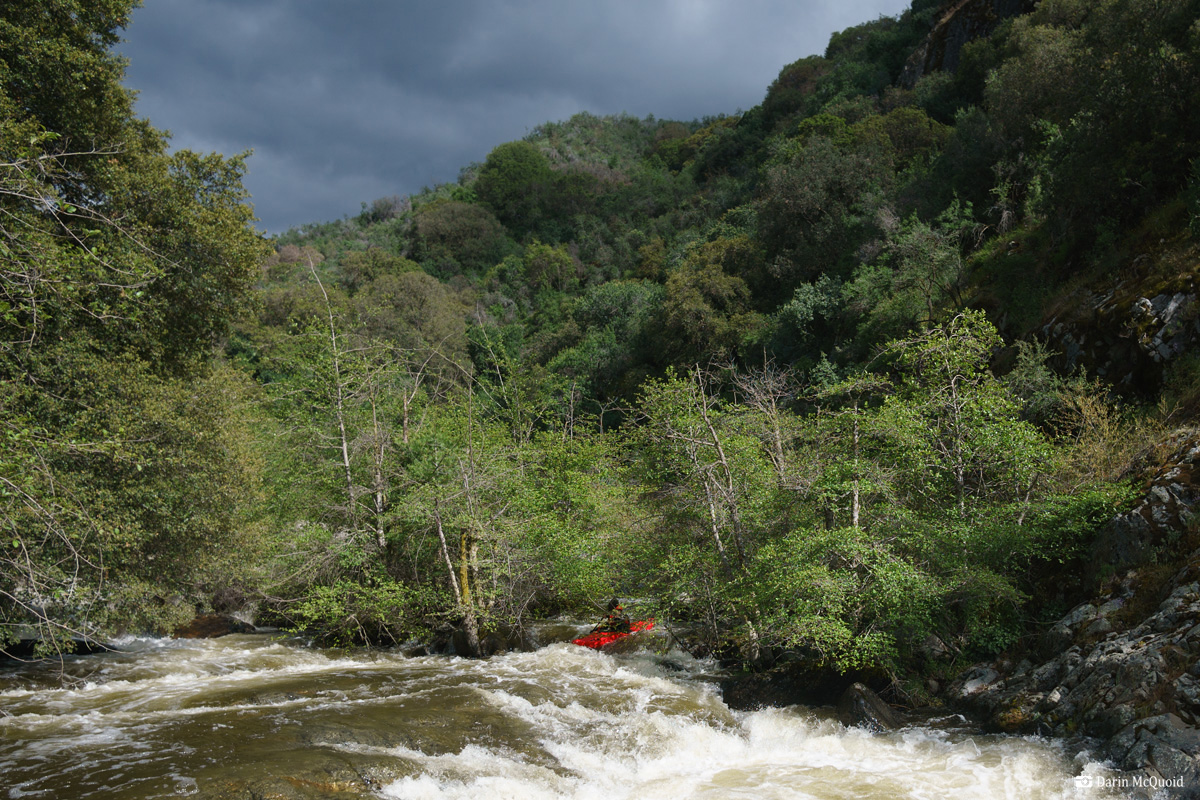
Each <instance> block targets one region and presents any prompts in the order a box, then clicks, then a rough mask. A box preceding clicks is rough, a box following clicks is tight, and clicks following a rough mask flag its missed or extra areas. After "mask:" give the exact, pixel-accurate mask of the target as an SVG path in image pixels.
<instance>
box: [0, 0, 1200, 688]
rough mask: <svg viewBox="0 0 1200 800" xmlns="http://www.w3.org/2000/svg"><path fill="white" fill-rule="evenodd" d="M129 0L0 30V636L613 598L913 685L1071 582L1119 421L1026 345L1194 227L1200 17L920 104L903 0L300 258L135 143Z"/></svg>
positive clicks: (1101, 506)
mask: <svg viewBox="0 0 1200 800" xmlns="http://www.w3.org/2000/svg"><path fill="white" fill-rule="evenodd" d="M128 5H129V4H128V3H117V2H109V3H103V4H99V5H97V4H91V5H89V6H88V9H87V10H86V11H85V10H84V9H83V7H82V6H81V5H78V4H75V3H70V2H66V0H56V2H53V3H43V4H39V5H38V6H37V8H36V9H26V10H15V9H8V10H5V11H4V12H3V15H2V18H0V24H2V25H3V27H2V28H0V65H2V66H3V69H4V73H3V76H2V77H3V84H2V85H3V91H4V94H3V96H0V104H2V105H3V110H4V119H5V122H4V127H3V131H2V135H3V138H2V139H0V152H2V153H3V162H4V163H3V164H0V169H2V170H3V172H2V173H0V203H2V204H3V205H2V208H3V212H4V215H3V217H2V220H0V258H2V259H3V265H2V268H3V284H2V286H0V289H2V291H3V292H4V295H3V297H2V298H0V324H2V325H3V330H4V332H5V340H4V344H3V351H0V369H2V370H3V373H4V374H3V377H4V381H3V386H4V388H3V390H2V391H3V394H2V395H0V404H2V407H3V409H4V417H3V425H4V435H3V438H2V439H0V462H2V463H3V466H4V469H3V470H2V471H0V476H3V478H2V479H3V482H4V488H3V492H0V497H2V498H3V503H4V505H3V507H2V508H3V514H4V517H3V522H4V526H5V539H6V540H8V539H11V542H9V541H5V542H3V543H2V544H3V545H4V548H3V551H4V555H3V559H4V562H3V564H4V568H3V572H2V573H0V613H2V614H4V617H3V618H2V619H0V625H2V626H3V627H0V635H6V636H8V637H9V638H12V636H13V635H14V634H15V633H16V632H17V630H18V628H17V626H19V625H22V624H33V623H38V622H40V623H41V624H43V626H44V627H47V628H49V629H53V628H54V626H55V625H61V626H64V628H65V629H71V628H75V629H78V630H80V631H82V632H85V633H89V634H92V633H100V632H104V631H111V630H113V629H116V628H119V627H120V626H121V625H136V626H142V627H145V626H155V625H158V626H166V625H168V624H169V623H170V622H172V621H173V620H174V619H175V618H177V617H179V616H181V615H184V614H186V613H190V612H191V611H192V610H194V609H196V608H204V607H206V606H208V605H210V604H212V603H213V602H214V601H213V598H212V595H213V592H215V591H216V590H225V589H229V588H230V587H238V590H239V591H242V592H249V593H251V594H253V595H255V596H256V597H257V599H258V601H259V602H261V603H263V604H264V605H265V606H266V608H267V609H269V610H270V611H271V612H272V613H274V614H275V615H276V616H277V618H279V619H281V620H283V621H284V622H285V623H287V624H291V625H294V626H297V627H303V628H305V629H307V630H310V631H312V632H313V633H314V634H317V635H318V636H320V637H321V638H323V639H325V640H327V641H330V642H336V643H354V642H358V643H362V642H381V641H384V642H398V641H403V640H404V639H406V638H408V637H411V636H428V635H430V633H431V632H432V631H436V630H439V629H446V628H449V627H450V626H454V627H456V628H458V629H459V630H460V631H461V632H462V635H463V636H465V642H464V643H463V644H462V646H463V647H465V648H467V649H468V650H476V651H478V650H479V648H480V640H481V638H482V637H484V636H486V634H487V632H488V631H489V630H490V629H493V628H497V627H502V626H508V625H512V624H517V625H519V624H521V623H522V622H523V621H525V620H528V619H530V618H531V617H533V616H537V615H546V614H552V613H557V612H561V611H574V612H580V611H584V612H586V611H588V610H589V609H593V608H597V607H598V606H596V605H595V604H597V603H598V602H600V601H602V600H603V599H606V598H607V597H608V596H611V595H612V594H621V595H623V596H627V597H636V598H639V603H641V604H643V606H644V608H643V609H642V610H643V611H645V612H646V613H650V612H657V613H668V614H669V615H670V618H671V619H672V620H675V621H677V622H680V623H683V624H686V625H687V626H689V627H690V628H691V629H692V630H693V631H694V640H695V641H696V642H697V643H699V646H702V647H705V648H707V649H709V650H710V651H712V652H717V653H724V654H736V655H737V657H738V658H739V659H741V660H743V661H745V662H749V663H753V664H756V665H767V664H770V663H772V662H773V661H774V660H776V659H778V658H781V657H783V656H785V655H788V656H790V657H799V658H802V659H805V660H807V661H808V662H810V663H816V664H819V665H822V666H824V667H829V668H833V669H836V670H839V671H855V670H861V671H880V670H882V671H887V672H891V673H892V674H897V673H899V672H901V671H903V670H905V669H909V668H919V667H921V665H922V663H923V661H922V660H923V659H924V658H926V656H927V653H928V651H929V648H928V646H927V645H928V642H930V641H931V640H932V641H937V642H940V643H941V645H940V646H941V647H942V648H943V650H948V651H951V652H953V653H958V654H962V655H964V656H974V655H981V654H985V653H993V652H997V651H999V650H1000V649H1002V648H1004V647H1007V646H1009V645H1011V644H1012V643H1013V642H1014V641H1016V640H1017V639H1018V638H1019V637H1021V636H1022V635H1024V634H1026V633H1027V632H1029V631H1031V630H1036V626H1037V625H1038V624H1040V623H1041V622H1044V621H1045V620H1046V619H1048V618H1049V616H1050V615H1052V614H1053V613H1055V611H1057V610H1062V608H1063V606H1064V605H1065V604H1066V603H1068V602H1070V601H1071V600H1072V592H1073V591H1077V590H1078V589H1079V588H1080V587H1079V586H1078V584H1077V582H1073V580H1071V579H1068V578H1067V577H1064V576H1069V575H1072V574H1075V573H1074V572H1073V569H1074V565H1076V564H1077V561H1078V559H1080V558H1081V557H1082V555H1083V553H1084V552H1086V548H1087V545H1088V541H1089V537H1090V536H1092V535H1093V534H1094V532H1095V531H1096V529H1097V528H1098V526H1099V525H1100V523H1101V521H1102V520H1103V519H1104V518H1106V517H1107V516H1109V515H1111V514H1112V513H1113V512H1114V511H1115V510H1116V509H1117V508H1118V507H1119V506H1120V505H1121V503H1122V502H1124V501H1125V499H1126V496H1127V494H1128V489H1127V488H1126V486H1125V485H1124V484H1122V483H1119V482H1117V481H1116V480H1115V477H1116V476H1117V474H1118V473H1119V471H1120V470H1119V469H1116V468H1113V469H1109V468H1104V469H1101V468H1099V467H1098V461H1097V459H1095V458H1094V457H1093V456H1094V455H1095V454H1096V452H1098V451H1100V450H1104V449H1106V448H1107V449H1110V450H1114V451H1115V450H1116V449H1117V448H1116V447H1115V445H1116V444H1117V441H1116V440H1117V439H1118V438H1119V437H1121V436H1122V435H1123V433H1122V431H1123V429H1122V428H1121V426H1120V425H1119V424H1117V423H1115V422H1113V420H1116V419H1117V415H1118V412H1117V411H1115V410H1114V407H1113V406H1112V405H1111V402H1110V400H1111V398H1110V396H1109V392H1108V389H1107V387H1104V386H1103V385H1101V384H1099V383H1097V382H1095V381H1089V380H1088V379H1087V377H1086V376H1083V375H1078V374H1071V375H1056V374H1055V373H1054V372H1053V371H1052V370H1051V369H1050V368H1049V366H1048V357H1049V354H1048V353H1047V351H1046V349H1045V348H1044V347H1041V346H1040V345H1038V344H1037V343H1036V341H1035V339H1036V334H1037V332H1038V329H1039V326H1040V325H1041V324H1042V322H1043V320H1044V319H1045V318H1046V317H1047V315H1048V313H1049V312H1050V311H1051V309H1052V308H1053V307H1054V304H1055V303H1058V302H1062V298H1063V297H1064V296H1066V294H1065V293H1066V292H1067V291H1069V290H1070V289H1071V288H1072V287H1073V286H1075V285H1077V283H1078V282H1079V281H1081V280H1091V281H1096V282H1098V283H1100V284H1103V283H1104V282H1105V281H1111V279H1112V275H1113V273H1114V269H1115V265H1117V264H1119V263H1120V262H1121V259H1122V257H1123V253H1124V252H1125V250H1124V248H1127V247H1129V246H1130V245H1129V244H1128V241H1129V240H1128V239H1127V237H1126V234H1125V233H1124V232H1125V231H1126V230H1137V229H1139V227H1138V226H1142V227H1141V228H1140V230H1142V231H1143V235H1145V234H1144V231H1145V229H1146V228H1145V226H1146V225H1152V224H1157V225H1159V226H1160V227H1162V228H1165V229H1166V228H1169V230H1170V235H1171V236H1172V237H1177V236H1185V237H1186V236H1188V235H1190V234H1188V233H1186V230H1187V229H1188V227H1189V225H1190V226H1191V228H1192V230H1193V232H1194V230H1195V228H1196V226H1197V225H1198V224H1200V223H1197V220H1198V219H1200V211H1198V210H1197V209H1200V205H1198V202H1200V201H1197V199H1196V198H1197V197H1200V179H1198V178H1197V175H1198V174H1200V173H1198V172H1197V168H1196V167H1195V164H1196V163H1197V161H1196V159H1197V156H1200V152H1198V150H1200V142H1198V141H1197V140H1196V139H1195V137H1194V136H1193V135H1192V132H1193V131H1195V130H1197V129H1198V128H1200V125H1198V123H1200V119H1197V116H1196V115H1197V114H1198V113H1200V72H1198V71H1200V61H1198V59H1200V22H1198V19H1200V2H1196V1H1195V0H1159V1H1158V2H1150V1H1149V0H1106V2H1101V3H1096V2H1089V3H1083V2H1079V0H1043V2H1041V3H1039V4H1037V7H1036V9H1035V10H1034V11H1033V12H1031V13H1029V14H1026V15H1023V16H1019V17H1017V18H1015V19H1010V20H1007V21H1004V22H1003V23H1001V24H1000V25H999V26H998V27H996V28H995V30H994V31H993V32H992V33H991V34H990V35H989V36H987V37H983V38H980V39H977V40H976V41H973V42H971V43H969V44H967V45H966V47H965V48H964V49H963V50H962V53H961V57H960V59H959V68H958V70H957V71H956V72H954V73H948V72H942V71H934V72H931V73H930V74H927V75H923V76H921V77H920V79H919V80H916V81H915V82H911V81H910V82H908V83H903V84H902V83H901V77H902V74H903V73H904V71H905V65H906V64H908V63H909V59H910V55H911V54H912V53H913V51H914V50H915V49H916V48H917V47H918V46H919V45H920V44H921V42H922V41H923V40H924V38H925V37H926V36H927V35H929V33H930V30H931V29H932V27H933V25H934V23H935V22H937V21H938V19H939V15H940V13H941V11H943V9H941V8H940V7H939V5H938V4H937V3H935V2H930V0H917V2H914V4H913V6H912V8H911V9H910V10H908V11H906V12H905V13H904V14H902V15H900V16H899V17H898V18H895V19H892V18H881V19H879V20H876V21H873V22H867V23H864V24H863V25H859V26H856V27H854V28H851V29H849V30H847V31H843V32H841V33H838V34H835V35H834V37H833V38H832V40H831V42H830V44H829V47H828V49H827V50H826V52H825V53H824V54H823V55H822V56H812V57H807V58H802V59H800V60H798V61H796V62H795V63H793V64H790V65H787V66H785V67H784V68H783V69H782V70H781V72H780V75H779V77H778V79H777V80H776V81H775V82H774V83H773V84H772V85H771V86H770V87H769V88H768V90H767V92H766V96H765V99H764V101H763V103H762V105H760V106H758V107H756V108H753V109H751V110H750V111H747V112H745V113H743V114H740V115H738V116H736V117H727V116H722V117H715V118H710V119H705V120H697V121H693V122H689V123H681V122H673V121H664V120H656V119H653V118H647V119H644V120H640V119H635V118H631V117H628V116H619V117H607V118H598V117H594V116H591V115H587V114H581V115H578V116H576V117H573V118H571V119H570V120H567V121H563V122H554V123H547V124H544V125H542V126H540V127H538V128H537V129H535V130H534V131H533V132H532V133H531V134H530V135H529V136H528V137H526V138H525V139H524V140H521V141H517V142H509V143H505V144H501V145H500V146H498V147H497V148H496V149H495V150H493V151H492V153H491V154H490V155H489V156H488V157H487V159H486V161H485V162H484V163H482V164H476V165H471V166H469V167H467V168H465V169H464V170H463V172H462V176H461V178H460V180H459V181H458V182H457V183H456V184H453V185H442V186H437V187H433V188H429V189H426V190H424V191H422V192H421V193H419V194H417V195H414V196H411V197H405V198H381V199H379V200H376V201H375V202H373V203H371V204H369V205H368V204H364V206H363V210H362V213H361V214H359V215H358V216H356V217H353V218H347V219H344V220H341V221H336V222H330V223H322V224H312V225H308V226H305V227H303V228H300V229H296V230H293V231H290V232H288V233H287V234H284V235H282V236H280V237H278V238H277V239H276V240H275V241H274V243H273V244H274V252H272V253H270V254H269V255H268V254H267V253H264V252H263V250H264V245H263V243H262V242H261V241H260V240H259V239H258V238H257V237H256V236H255V235H254V234H253V232H252V231H251V230H250V228H249V227H248V222H249V215H248V212H247V210H246V207H245V205H244V204H243V201H244V199H245V198H244V192H243V191H242V189H241V184H240V176H241V173H242V169H243V162H242V160H241V158H234V159H224V158H221V157H219V156H200V155H196V154H191V153H187V152H182V153H177V154H175V155H173V156H169V155H167V154H166V152H165V142H164V140H163V137H162V136H161V134H159V133H158V132H156V131H155V130H154V129H153V128H151V127H150V126H149V125H148V124H147V123H145V122H144V121H140V120H136V119H134V118H133V117H132V115H131V112H130V106H129V97H128V94H127V93H126V92H125V91H124V90H123V89H121V88H120V85H119V80H120V70H121V65H120V62H119V60H117V59H116V58H115V57H114V56H113V55H112V54H111V53H110V52H109V50H108V48H109V47H110V46H111V44H112V43H113V41H115V36H116V31H117V30H119V28H120V26H121V25H122V24H123V23H124V21H125V19H126V15H127V14H128V10H129V9H128ZM68 72H70V74H71V75H73V76H76V77H73V78H72V79H71V80H67V79H66V78H65V75H66V74H67V73H68ZM904 86H908V88H903V87H904ZM72 92H75V93H77V95H78V96H74V95H71V93H72ZM1154 220H1157V221H1158V222H1152V221H1154ZM1162 232H1163V233H1166V230H1163V231H1162ZM1130 236H1132V234H1130ZM255 282H257V284H256V285H254V283H255ZM252 287H253V291H252ZM251 295H253V297H254V298H255V299H256V301H257V302H256V303H254V304H253V305H252V306H251V305H249V304H247V303H246V300H248V299H249V298H250V297H251ZM1183 374H1185V371H1181V372H1180V375H1183ZM1185 388H1186V387H1181V386H1179V385H1178V382H1177V384H1176V385H1175V386H1174V388H1173V390H1174V391H1181V390H1183V389H1185ZM1185 393H1186V392H1185ZM1132 399H1134V400H1139V399H1140V400H1143V401H1145V400H1153V399H1154V398H1153V397H1141V398H1132ZM1100 422H1104V423H1105V424H1103V425H1101V424H1099V423H1100ZM1089 459H1090V460H1089ZM10 545H11V546H10ZM235 552H236V553H237V556H235V557H233V558H230V555H231V554H232V553H235ZM1030 598H1035V599H1036V600H1035V602H1030Z"/></svg>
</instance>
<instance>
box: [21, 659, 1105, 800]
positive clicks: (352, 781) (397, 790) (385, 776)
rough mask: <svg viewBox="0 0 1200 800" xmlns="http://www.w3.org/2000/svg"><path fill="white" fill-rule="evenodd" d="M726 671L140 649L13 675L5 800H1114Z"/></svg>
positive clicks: (1026, 749)
mask: <svg viewBox="0 0 1200 800" xmlns="http://www.w3.org/2000/svg"><path fill="white" fill-rule="evenodd" d="M711 668H712V665H711V664H707V663H704V662H698V661H695V660H694V659H691V658H690V657H688V656H687V655H685V654H682V653H678V652H672V653H670V654H669V655H668V656H666V657H664V656H662V655H658V654H653V653H649V652H633V653H625V654H620V655H612V654H607V653H598V652H594V651H590V650H586V649H584V648H580V647H575V646H573V645H569V644H553V645H550V646H548V647H544V648H542V649H540V650H538V651H536V652H533V653H514V654H509V655H504V656H497V657H495V658H492V659H489V660H486V661H471V660H464V659H457V658H446V657H439V656H423V657H415V658H408V657H405V656H404V655H402V654H401V653H399V652H393V651H363V652H351V653H346V652H340V651H322V650H316V649H312V648H309V647H306V646H304V645H303V644H302V643H300V642H297V641H290V640H285V639H280V638H272V637H267V636H231V637H225V638H222V639H217V640H209V641H167V640H133V641H129V642H126V643H125V646H124V651H123V652H116V653H104V654H96V655H92V656H85V657H80V658H75V659H70V660H68V662H67V663H66V664H65V665H63V667H62V670H63V672H62V674H60V673H59V672H58V671H57V670H58V666H57V665H55V667H54V668H51V667H46V666H41V667H34V666H23V667H8V668H6V669H4V670H0V776H2V777H0V798H2V797H9V798H67V797H70V798H118V797H119V798H165V797H179V796H195V797H214V798H215V797H220V798H230V799H232V798H249V797H251V796H263V795H266V796H270V795H271V794H273V793H274V794H277V795H279V796H285V797H314V798H315V797H345V798H350V797H368V798H369V797H383V798H405V799H406V800H424V799H425V798H468V797H470V798H477V797H488V798H522V800H525V799H529V800H541V799H542V798H577V799H578V800H623V799H624V798H638V800H656V799H657V798H663V799H664V800H665V799H666V798H670V800H677V799H678V798H697V799H701V798H712V799H713V800H717V798H721V799H722V800H724V799H725V798H755V799H756V800H757V799H759V798H766V799H771V798H830V799H833V798H901V797H906V798H938V799H940V798H945V797H955V798H1020V800H1039V799H1040V798H1047V799H1049V798H1088V800H1092V799H1093V798H1101V797H1106V796H1112V795H1106V794H1105V793H1104V792H1103V791H1101V790H1097V789H1092V788H1087V787H1085V786H1083V785H1082V784H1084V783H1087V782H1088V779H1096V778H1103V777H1104V776H1105V775H1108V774H1109V773H1108V772H1107V770H1106V769H1105V768H1104V767H1103V766H1102V765H1100V764H1097V763H1095V762H1091V761H1089V760H1088V759H1087V756H1086V754H1082V755H1080V756H1076V757H1075V758H1074V759H1071V758H1069V757H1068V756H1067V755H1066V754H1065V753H1064V751H1063V750H1062V748H1061V747H1059V746H1057V745H1055V744H1054V743H1051V742H1047V741H1044V740H1039V739H1032V738H1023V737H1000V736H984V735H980V734H978V733H975V732H972V731H970V730H969V729H968V728H967V727H966V726H964V725H962V724H958V723H953V721H951V720H943V721H941V722H940V723H931V724H929V725H928V726H925V727H909V728H905V729H903V730H900V731H896V732H893V733H888V734H872V733H869V732H867V731H865V730H861V729H847V728H846V727H844V726H842V725H841V724H839V723H838V722H836V721H835V720H834V719H833V718H832V717H831V715H830V714H829V713H827V712H825V711H822V710H810V709H803V708H789V709H768V710H763V711H756V712H751V713H739V712H733V711H730V710H729V709H728V708H727V707H726V706H725V705H724V703H723V702H722V701H721V699H720V695H719V692H718V691H717V690H716V689H715V686H714V684H713V683H712V682H711V680H710V679H709V675H708V670H711ZM952 723H953V724H952ZM1095 782H1096V783H1103V781H1102V780H1096V781H1095ZM1077 784H1080V785H1077Z"/></svg>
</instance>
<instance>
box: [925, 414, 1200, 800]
mask: <svg viewBox="0 0 1200 800" xmlns="http://www.w3.org/2000/svg"><path fill="white" fill-rule="evenodd" d="M1176 445H1177V446H1176V448H1175V452H1174V454H1173V455H1172V457H1171V458H1170V459H1169V460H1168V463H1167V464H1166V465H1164V466H1163V467H1162V468H1161V469H1159V470H1158V471H1157V472H1156V474H1155V475H1154V476H1152V478H1151V479H1150V481H1149V483H1148V485H1147V488H1146V492H1145V495H1144V497H1143V499H1142V501H1141V503H1139V505H1138V506H1137V507H1136V508H1134V509H1133V510H1132V511H1129V512H1127V513H1126V514H1123V515H1121V516H1120V517H1118V518H1116V519H1114V520H1113V521H1112V522H1111V523H1110V524H1109V525H1108V526H1107V527H1106V529H1105V530H1104V531H1103V532H1102V533H1101V535H1100V536H1099V537H1098V539H1097V542H1096V545H1095V547H1094V548H1093V552H1092V561H1093V564H1094V565H1095V566H1096V568H1097V569H1098V573H1097V575H1098V576H1099V575H1100V574H1101V573H1105V574H1111V576H1112V577H1110V578H1108V579H1107V580H1106V581H1105V583H1104V584H1103V586H1104V588H1103V590H1102V591H1101V592H1099V593H1098V595H1097V596H1096V597H1094V598H1093V599H1091V600H1090V601H1089V602H1086V603H1082V604H1080V605H1079V606H1077V607H1076V608H1074V609H1073V610H1072V611H1071V612H1070V613H1069V614H1067V615H1066V616H1065V617H1063V618H1062V619H1061V620H1060V621H1059V622H1058V623H1057V624H1055V625H1054V626H1052V627H1051V628H1050V629H1049V630H1048V631H1046V633H1045V634H1044V635H1043V636H1042V639H1041V641H1040V642H1039V643H1038V646H1036V647H1034V648H1032V650H1031V651H1030V652H1028V653H1026V654H1024V655H1022V656H1018V657H1012V658H1003V659H1000V660H999V661H997V662H995V663H992V664H981V665H977V666H975V667H974V668H972V669H970V670H968V671H967V672H966V673H964V674H963V675H961V676H960V677H959V679H958V680H957V681H955V682H954V683H953V684H952V685H951V686H950V687H949V695H950V698H951V700H952V701H954V702H956V703H958V704H959V705H961V706H962V707H964V708H965V709H966V710H968V711H971V712H973V713H974V714H976V715H978V716H981V717H983V718H984V720H985V721H987V722H988V723H989V724H990V725H992V726H993V727H995V728H998V729H1000V730H1004V731H1009V732H1014V733H1040V734H1049V735H1059V736H1068V735H1070V736H1074V735H1084V736H1090V737H1095V738H1096V739H1098V740H1099V741H1100V743H1101V744H1100V747H1101V752H1102V754H1103V756H1104V757H1106V758H1108V759H1110V760H1111V761H1112V762H1113V763H1114V764H1115V765H1116V766H1117V767H1118V768H1120V769H1122V770H1126V771H1127V772H1128V773H1130V776H1131V778H1130V783H1129V786H1130V787H1137V786H1138V785H1143V786H1149V787H1156V788H1159V789H1162V790H1165V791H1166V793H1167V794H1168V795H1169V796H1172V797H1186V798H1200V548H1197V547H1196V545H1197V544H1198V542H1197V536H1196V522H1197V518H1196V517H1195V514H1196V513H1197V510H1198V509H1200V464H1198V463H1197V461H1198V460H1200V433H1195V432H1192V433H1190V434H1189V435H1186V436H1181V437H1180V438H1179V440H1178V441H1177V443H1176ZM1102 566H1104V567H1105V568H1104V569H1103V570H1099V568H1100V567H1102ZM1134 778H1136V779H1137V782H1134V780H1133V779H1134ZM1150 794H1152V793H1151V792H1147V793H1146V796H1149V795H1150ZM1135 796H1137V795H1136V791H1135Z"/></svg>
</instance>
